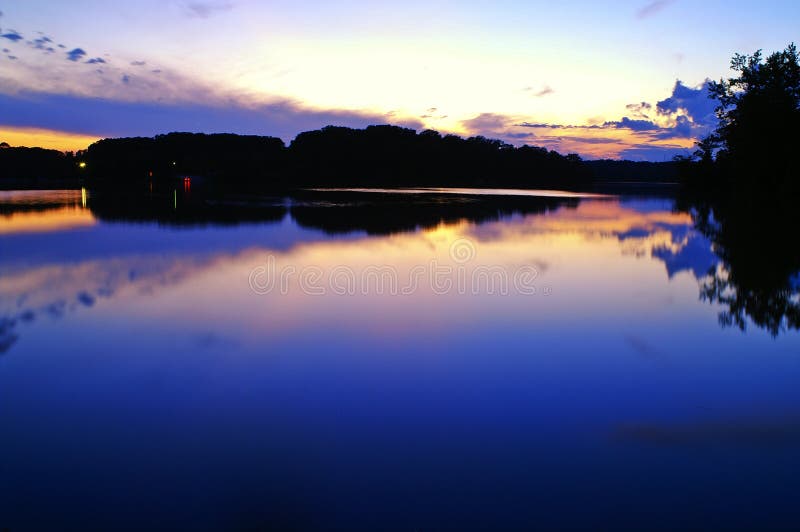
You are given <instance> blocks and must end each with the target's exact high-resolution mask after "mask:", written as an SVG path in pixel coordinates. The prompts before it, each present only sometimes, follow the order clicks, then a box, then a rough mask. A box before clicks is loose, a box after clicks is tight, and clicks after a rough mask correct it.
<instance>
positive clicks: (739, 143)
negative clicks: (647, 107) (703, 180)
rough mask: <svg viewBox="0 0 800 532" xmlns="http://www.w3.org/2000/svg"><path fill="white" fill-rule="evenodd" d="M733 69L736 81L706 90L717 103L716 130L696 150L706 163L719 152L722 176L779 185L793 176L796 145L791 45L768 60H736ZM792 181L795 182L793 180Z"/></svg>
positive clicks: (798, 80) (795, 66) (797, 67)
mask: <svg viewBox="0 0 800 532" xmlns="http://www.w3.org/2000/svg"><path fill="white" fill-rule="evenodd" d="M731 69H732V70H733V71H735V72H736V73H737V74H738V75H737V76H736V77H732V78H729V79H727V80H726V79H723V80H720V81H719V82H712V83H711V84H710V91H711V96H712V97H713V98H715V99H716V100H717V101H718V102H719V106H718V107H717V117H718V118H719V121H720V124H719V127H718V128H717V130H716V131H715V132H714V133H713V134H712V135H711V136H710V137H708V138H707V139H705V140H704V141H703V142H702V143H701V145H700V149H701V150H702V152H703V156H704V157H707V156H708V153H710V152H711V151H712V150H714V149H717V148H718V149H719V150H720V152H719V156H718V160H719V161H720V162H721V163H723V164H724V171H725V172H735V173H736V175H737V177H740V176H742V175H744V176H749V177H753V178H755V177H757V178H758V179H759V180H762V181H765V180H766V181H768V182H773V183H774V182H778V181H779V180H783V179H786V178H788V177H789V176H790V174H793V173H795V172H796V170H795V169H794V168H793V167H794V166H795V153H796V150H797V143H798V140H800V129H798V128H800V61H799V60H798V54H797V48H796V46H795V45H794V44H790V45H789V46H788V47H787V48H786V49H785V50H783V51H782V52H775V53H773V54H771V55H770V56H769V57H767V58H766V59H764V58H763V55H762V53H761V51H760V50H759V51H757V52H755V53H754V54H753V55H742V54H736V55H735V56H734V57H733V60H732V61H731ZM792 177H793V176H792Z"/></svg>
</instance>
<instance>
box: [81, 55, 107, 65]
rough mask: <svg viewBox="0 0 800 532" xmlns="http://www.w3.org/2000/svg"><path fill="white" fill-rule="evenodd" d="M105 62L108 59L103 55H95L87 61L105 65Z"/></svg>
mask: <svg viewBox="0 0 800 532" xmlns="http://www.w3.org/2000/svg"><path fill="white" fill-rule="evenodd" d="M105 63H106V60H105V59H103V58H102V57H95V58H94V59H89V60H88V61H86V64H87V65H104V64H105Z"/></svg>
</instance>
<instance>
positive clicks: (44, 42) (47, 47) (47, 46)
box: [28, 35, 54, 52]
mask: <svg viewBox="0 0 800 532" xmlns="http://www.w3.org/2000/svg"><path fill="white" fill-rule="evenodd" d="M28 44H29V45H31V46H32V47H33V48H35V49H37V50H44V51H46V52H52V51H54V50H53V47H52V46H51V44H53V39H51V38H50V37H46V36H44V35H42V36H41V37H39V38H38V39H34V40H32V41H30V42H29V43H28Z"/></svg>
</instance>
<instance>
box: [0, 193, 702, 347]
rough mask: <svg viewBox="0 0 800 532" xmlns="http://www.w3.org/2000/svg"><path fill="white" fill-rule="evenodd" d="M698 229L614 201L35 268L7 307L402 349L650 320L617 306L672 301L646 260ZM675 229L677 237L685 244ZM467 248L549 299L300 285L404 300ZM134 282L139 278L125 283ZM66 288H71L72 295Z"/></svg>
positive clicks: (16, 282)
mask: <svg viewBox="0 0 800 532" xmlns="http://www.w3.org/2000/svg"><path fill="white" fill-rule="evenodd" d="M690 226H691V220H690V218H689V217H688V216H687V215H685V214H676V213H673V212H670V211H669V210H662V209H653V210H651V211H650V212H647V211H642V210H636V209H634V208H629V207H626V206H625V205H624V204H622V203H620V202H619V201H616V200H589V201H584V202H582V203H581V204H579V205H578V206H577V208H562V209H559V210H556V211H553V212H550V213H546V214H541V215H530V216H524V217H518V218H517V217H515V218H510V219H506V220H503V221H498V222H489V223H483V224H473V223H470V222H466V221H463V222H459V223H442V224H440V225H439V226H437V227H434V228H432V229H427V230H424V231H419V232H413V233H401V234H396V235H391V236H382V237H358V238H349V239H322V240H313V241H310V242H302V243H301V242H298V243H295V244H294V245H293V246H291V247H289V248H287V249H283V250H282V249H271V248H270V247H269V244H266V247H256V248H249V249H247V250H246V251H240V252H237V253H235V254H233V255H226V254H217V255H214V256H211V257H208V256H197V257H193V256H188V257H187V256H185V255H180V256H174V257H170V256H164V257H159V258H158V259H156V258H155V257H154V256H149V255H131V258H128V259H126V258H115V259H109V260H105V259H102V260H96V261H93V262H91V263H84V264H81V265H76V266H74V267H73V266H64V267H61V268H58V269H51V268H46V269H36V268H33V269H29V270H27V271H25V272H24V273H23V272H20V273H18V274H14V275H11V276H9V278H7V279H4V282H3V283H2V296H3V297H2V298H0V299H4V300H6V301H14V300H15V297H16V296H15V294H16V293H17V291H18V290H21V289H22V287H28V289H29V290H32V293H34V294H35V293H37V289H36V287H40V288H41V289H42V290H45V287H50V288H47V289H46V290H45V291H44V292H42V293H41V294H40V296H41V297H38V299H40V300H42V301H46V300H47V299H48V298H52V297H54V295H53V292H52V287H54V286H62V287H63V286H65V284H66V285H68V286H69V290H68V293H67V294H64V296H63V297H65V298H68V297H74V294H75V293H77V292H81V291H86V292H87V293H90V294H94V295H97V294H98V293H101V292H102V293H107V294H113V295H112V296H110V299H108V300H106V301H105V302H104V303H103V304H104V305H114V306H119V308H118V309H117V310H115V312H123V313H125V314H126V315H128V316H130V317H131V319H136V320H152V319H165V323H166V322H169V321H170V320H172V321H174V320H175V319H177V318H176V317H178V316H180V317H181V318H180V319H181V320H186V323H195V324H196V323H204V322H206V321H208V320H210V321H211V322H213V323H215V324H217V326H223V327H232V328H235V329H237V330H240V334H241V335H242V336H243V337H251V336H252V335H264V334H284V333H285V332H288V331H291V330H295V329H299V328H305V329H307V328H308V327H313V326H314V324H315V323H319V324H320V325H321V324H324V323H327V324H330V323H331V322H332V321H333V322H335V323H337V324H338V325H337V326H341V327H345V328H346V327H356V328H359V329H363V328H364V327H365V326H367V325H368V326H369V328H370V330H371V331H372V334H374V335H379V336H387V335H388V336H392V337H395V336H397V335H401V336H402V335H405V334H410V333H411V332H412V331H417V332H421V331H426V330H428V328H429V327H431V326H441V325H442V324H443V323H453V324H455V323H465V322H470V321H471V320H472V319H477V317H478V316H481V315H483V316H485V315H486V313H489V314H490V315H492V316H495V318H496V319H498V320H510V321H514V320H519V319H523V318H524V319H525V320H534V319H536V320H540V321H543V322H549V321H552V320H557V319H563V316H564V315H565V314H569V315H574V316H575V319H577V318H578V317H579V316H581V315H585V316H586V319H589V316H590V315H591V314H592V313H597V312H601V311H602V312H605V313H607V312H609V308H610V307H613V308H614V309H615V310H614V312H620V313H631V315H632V316H634V315H636V314H637V313H641V314H643V315H646V314H648V313H653V312H657V311H658V309H659V308H660V306H658V305H655V303H654V300H652V299H647V300H633V301H631V300H625V301H624V304H623V303H620V306H619V308H617V307H616V306H615V303H614V301H616V300H618V299H619V298H620V297H622V296H621V294H623V295H624V294H627V293H628V292H629V291H630V287H631V286H650V287H653V290H656V288H657V287H658V290H663V291H664V292H665V294H666V291H667V290H669V289H670V287H669V285H668V284H667V283H666V280H667V279H668V277H667V275H666V273H665V269H664V265H663V264H662V263H661V262H659V261H655V260H649V259H650V257H651V253H652V250H653V249H654V248H655V247H660V248H670V249H679V248H680V246H681V245H683V243H682V239H683V236H680V235H681V234H682V232H681V231H684V230H686V229H688V228H689V227H690ZM670 228H673V229H675V230H678V231H677V233H675V234H676V235H677V240H676V239H675V237H674V236H673V233H672V232H671V231H670ZM627 233H630V234H631V235H632V236H627V235H626V234H627ZM459 241H466V242H468V243H470V245H472V246H474V254H472V255H469V256H468V257H467V260H466V261H465V262H464V263H463V267H464V271H465V272H468V273H469V272H473V271H475V269H476V268H479V267H482V266H486V267H501V268H503V269H505V270H506V271H509V272H513V271H514V270H515V269H519V268H520V267H523V266H524V267H529V268H535V270H536V271H537V272H538V277H537V279H536V283H537V285H538V286H539V287H540V289H542V290H543V289H544V288H545V287H550V288H552V294H553V295H552V296H549V297H545V296H544V295H541V292H540V295H537V296H532V297H523V296H520V295H514V294H513V293H512V294H511V295H509V296H507V297H502V296H499V295H496V296H485V297H467V296H464V295H462V294H459V293H455V292H448V293H445V294H444V295H442V294H439V293H436V292H435V291H434V290H433V289H432V288H431V286H430V284H429V283H427V282H425V281H424V280H423V282H421V283H420V284H419V286H418V288H417V289H415V290H414V291H413V292H412V293H410V294H408V295H394V296H393V295H391V294H390V293H379V292H378V291H377V290H376V289H375V288H374V287H371V286H370V287H367V292H366V293H365V294H359V295H355V296H335V295H329V296H327V297H320V296H314V295H309V294H308V293H305V292H304V290H303V289H302V287H301V285H300V281H299V279H298V277H299V272H301V271H303V270H304V269H307V268H316V269H319V270H320V271H322V272H323V274H330V273H331V272H333V271H336V269H337V268H343V267H344V268H348V269H349V270H350V271H353V272H363V271H365V270H366V269H368V268H370V267H379V268H380V267H391V268H393V269H394V270H395V271H396V272H397V279H398V282H399V285H400V288H404V287H406V286H407V285H408V284H409V282H410V279H411V278H412V272H413V271H414V269H415V268H420V267H423V268H424V267H429V266H430V265H432V264H435V265H438V266H442V267H458V266H459V265H460V264H461V263H457V262H454V259H453V255H452V247H453V246H454V244H455V243H457V242H459ZM263 245H264V244H261V245H260V246H263ZM267 257H274V260H275V263H276V267H277V270H278V271H279V272H288V271H291V272H292V273H291V275H289V276H288V283H287V287H288V291H287V292H286V293H285V294H281V293H279V292H278V290H276V291H275V292H271V293H267V294H262V295H259V294H256V293H254V292H253V291H252V289H251V288H250V286H249V285H248V278H249V276H250V274H251V272H252V270H253V269H254V268H256V267H258V266H261V265H263V264H265V262H266V260H267ZM128 271H135V272H137V273H136V275H135V276H133V277H129V276H128V275H127V274H126V273H125V272H128ZM65 279H70V281H69V283H65V282H64V280H65ZM326 279H327V277H326ZM674 282H676V283H683V284H681V286H682V287H683V289H684V291H685V296H686V298H687V301H695V300H696V281H695V280H694V279H693V278H689V277H682V278H678V279H676V280H675V281H674ZM98 283H100V284H98ZM684 284H685V286H684ZM143 296H144V297H143ZM100 297H101V299H103V297H104V296H102V294H101V295H100ZM664 297H666V295H665V296H664ZM575 301H581V305H582V306H581V308H580V309H576V308H575V303H574V302H575ZM233 309H235V310H233ZM276 309H280V311H279V312H277V311H276ZM134 316H135V317H134ZM559 316H561V318H559ZM167 318H169V319H168V320H167ZM361 334H363V331H362V333H361Z"/></svg>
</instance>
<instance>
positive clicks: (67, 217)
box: [0, 207, 95, 234]
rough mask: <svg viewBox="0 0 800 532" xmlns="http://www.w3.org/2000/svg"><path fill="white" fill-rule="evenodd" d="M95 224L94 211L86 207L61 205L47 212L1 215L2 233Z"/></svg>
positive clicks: (29, 231) (63, 228)
mask: <svg viewBox="0 0 800 532" xmlns="http://www.w3.org/2000/svg"><path fill="white" fill-rule="evenodd" d="M94 224H95V219H94V216H92V213H91V212H90V211H88V210H85V209H76V208H74V207H61V208H59V209H54V210H50V211H45V212H16V213H14V214H12V215H10V216H2V217H0V234H16V233H36V232H49V231H66V230H68V229H76V228H78V227H89V226H92V225H94Z"/></svg>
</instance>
